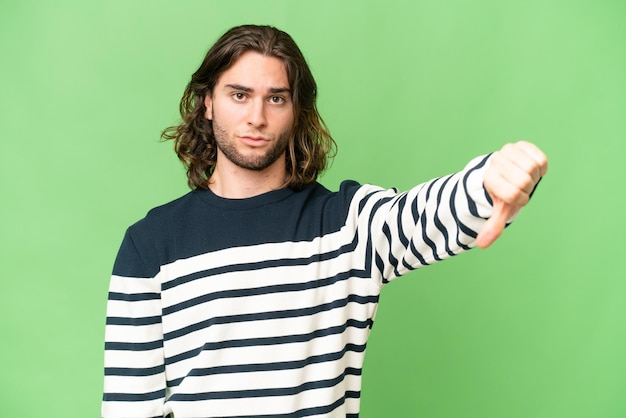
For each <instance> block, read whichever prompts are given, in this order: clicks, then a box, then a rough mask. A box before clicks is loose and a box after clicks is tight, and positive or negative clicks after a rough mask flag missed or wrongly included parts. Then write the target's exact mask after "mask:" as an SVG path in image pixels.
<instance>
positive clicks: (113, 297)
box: [102, 230, 165, 418]
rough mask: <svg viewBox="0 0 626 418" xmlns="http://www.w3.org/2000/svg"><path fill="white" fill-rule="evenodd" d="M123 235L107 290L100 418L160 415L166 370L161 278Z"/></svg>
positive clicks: (128, 234) (130, 236) (131, 239)
mask: <svg viewBox="0 0 626 418" xmlns="http://www.w3.org/2000/svg"><path fill="white" fill-rule="evenodd" d="M153 276H154V272H151V271H150V269H148V268H147V267H146V262H145V261H144V260H143V259H142V257H141V254H140V251H139V250H138V249H137V245H136V243H135V241H134V240H133V237H132V234H131V232H130V230H129V232H127V233H126V236H125V238H124V241H123V243H122V246H121V248H120V251H119V253H118V256H117V259H116V262H115V267H114V269H113V276H112V277H111V283H110V288H109V299H108V303H107V321H106V331H105V354H104V396H103V401H102V416H103V417H136V418H139V417H142V418H144V417H146V418H147V417H155V416H163V413H162V408H163V400H164V398H165V371H164V368H165V366H164V358H163V331H162V326H161V300H160V284H159V280H158V279H156V278H154V277H153Z"/></svg>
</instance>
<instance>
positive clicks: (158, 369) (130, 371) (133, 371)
mask: <svg viewBox="0 0 626 418" xmlns="http://www.w3.org/2000/svg"><path fill="white" fill-rule="evenodd" d="M164 371H165V364H160V365H158V366H155V367H147V368H130V367H105V368H104V375H105V376H154V375H155V374H159V373H163V372H164Z"/></svg>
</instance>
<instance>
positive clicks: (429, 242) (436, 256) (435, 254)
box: [420, 179, 441, 261]
mask: <svg viewBox="0 0 626 418" xmlns="http://www.w3.org/2000/svg"><path fill="white" fill-rule="evenodd" d="M437 181H439V179H437V180H436V181H433V182H432V183H430V184H429V185H428V189H427V190H426V200H428V199H429V198H430V192H431V190H432V188H433V186H434V185H435V183H437ZM424 211H426V208H424ZM426 222H427V217H426V216H422V219H421V222H420V224H421V225H422V240H423V241H424V243H425V244H426V245H428V246H429V247H430V249H431V250H432V253H433V258H434V259H435V260H437V261H440V260H441V258H440V257H439V254H438V251H437V246H436V245H435V243H434V242H433V241H432V240H431V239H430V238H429V237H428V235H426V230H427V225H426Z"/></svg>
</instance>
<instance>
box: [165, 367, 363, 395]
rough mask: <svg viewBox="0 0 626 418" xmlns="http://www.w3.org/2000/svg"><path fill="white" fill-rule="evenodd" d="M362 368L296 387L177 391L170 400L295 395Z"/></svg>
mask: <svg viewBox="0 0 626 418" xmlns="http://www.w3.org/2000/svg"><path fill="white" fill-rule="evenodd" d="M360 375H361V369H356V368H353V367H347V368H346V370H345V371H344V372H343V373H341V374H340V375H339V376H337V377H335V378H333V379H327V380H317V381H314V382H306V383H303V384H301V385H298V386H294V387H286V388H269V389H247V390H231V391H221V392H199V393H175V394H173V395H172V396H171V397H170V398H169V400H170V401H172V402H194V401H204V400H211V399H240V398H263V397H269V396H293V395H297V394H299V393H302V392H306V391H308V390H314V389H323V388H330V387H333V386H337V385H338V384H339V383H341V382H342V381H343V380H344V379H345V377H346V376H360Z"/></svg>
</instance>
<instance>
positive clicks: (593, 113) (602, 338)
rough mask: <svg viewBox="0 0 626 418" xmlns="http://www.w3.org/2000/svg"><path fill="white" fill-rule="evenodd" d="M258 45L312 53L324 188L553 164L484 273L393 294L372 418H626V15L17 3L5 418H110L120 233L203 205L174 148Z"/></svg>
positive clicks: (374, 377) (483, 8)
mask: <svg viewBox="0 0 626 418" xmlns="http://www.w3.org/2000/svg"><path fill="white" fill-rule="evenodd" d="M243 23H263V24H272V25H276V26H278V27H280V28H282V29H284V30H286V31H287V32H289V33H291V35H292V36H293V37H294V39H295V40H296V42H298V44H299V45H300V47H301V48H302V49H303V51H304V53H305V56H306V57H307V59H308V60H309V62H310V64H311V67H312V70H313V72H314V75H315V76H316V78H317V81H318V84H319V92H320V101H319V107H320V111H321V113H322V115H323V116H324V118H325V120H326V121H327V123H328V125H329V127H330V129H331V132H332V133H333V135H334V137H335V139H336V140H337V142H338V143H339V154H338V157H337V158H336V160H335V162H334V164H333V166H332V168H331V169H330V170H329V171H328V172H327V174H326V175H325V176H324V177H323V178H322V182H323V183H324V184H326V185H327V186H328V187H331V188H335V187H336V186H337V185H338V184H339V182H340V181H341V180H343V179H346V178H351V179H356V180H359V181H361V182H372V183H375V184H379V185H382V186H387V187H391V186H395V187H398V188H400V189H406V188H408V187H410V186H412V185H414V184H417V183H418V182H421V181H424V180H427V179H429V178H431V177H435V176H439V175H443V174H446V173H448V172H451V171H455V170H458V169H460V168H462V167H463V165H464V164H465V163H466V162H467V161H468V160H469V159H470V158H472V157H474V156H476V155H478V154H483V153H486V152H489V151H492V150H494V149H497V148H499V147H500V146H501V145H502V144H503V143H505V142H508V141H515V140H518V139H528V140H531V141H533V142H535V143H537V144H538V145H539V146H540V147H542V148H543V149H544V150H545V152H546V153H547V154H548V156H549V157H550V172H549V175H548V176H547V177H546V178H545V179H544V181H543V182H542V184H541V186H540V188H539V190H538V193H537V194H536V196H535V198H534V199H533V201H532V202H531V205H530V206H529V207H528V208H527V209H526V210H525V211H523V212H522V214H521V215H520V216H519V218H518V220H517V221H516V223H515V224H514V225H513V226H512V227H511V228H509V230H507V233H506V234H505V236H503V237H502V238H501V240H499V241H498V242H496V243H495V244H494V246H493V247H492V248H490V249H489V250H486V251H483V250H475V251H472V252H470V253H468V254H464V255H462V256H459V257H456V258H454V259H452V260H450V261H447V262H445V263H441V264H438V265H435V266H432V267H428V268H426V269H423V270H420V271H418V272H414V273H411V274H410V275H409V276H408V277H405V278H403V279H401V280H399V281H397V282H394V283H393V284H391V285H390V286H388V287H387V288H386V289H385V291H384V292H383V295H382V300H381V305H380V309H379V314H378V316H377V322H376V324H375V326H374V329H373V333H372V337H371V339H370V342H369V346H368V354H367V358H366V362H365V367H364V384H363V392H362V399H363V400H362V416H363V417H370V418H371V417H428V418H444V417H445V418H463V417H476V418H479V417H480V418H485V417H487V418H491V417H506V418H515V417H520V418H521V417H524V418H528V417H530V418H534V417H541V418H543V417H545V418H555V417H557V418H561V417H563V418H579V417H589V418H598V417H602V418H604V417H606V418H608V417H615V418H618V417H620V418H621V417H625V416H626V283H625V280H626V274H625V270H626V269H625V268H624V266H623V264H622V263H621V262H620V261H619V259H620V258H621V257H622V256H623V255H622V254H621V253H622V251H623V250H624V248H625V246H624V235H625V234H624V232H625V227H624V216H625V214H626V200H625V198H624V189H625V188H624V179H625V178H626V176H625V175H626V165H625V164H624V157H625V156H626V145H625V143H626V2H624V0H595V1H591V0H590V1H578V0H529V1H502V0H499V1H498V0H474V1H469V0H467V1H465V0H451V1H435V0H415V1H385V2H378V1H377V2H373V1H371V2H368V1H356V0H355V1H341V2H340V1H329V0H324V1H320V0H316V1H315V2H304V1H293V0H285V1H257V0H251V1H226V0H223V1H180V2H169V1H168V2H166V1H122V0H118V1H104V2H103V1H80V2H79V1H76V2H69V1H54V2H53V1H34V0H29V1H15V2H7V1H3V2H2V5H1V6H0V50H1V52H2V58H1V61H0V62H1V65H0V68H1V77H0V122H1V124H0V129H1V131H0V132H1V133H2V138H1V140H0V158H1V164H0V170H1V171H0V173H1V179H0V187H1V189H0V199H2V200H1V202H2V203H1V205H0V234H1V235H0V236H1V238H2V239H1V241H0V245H1V247H0V257H1V267H2V279H1V280H2V282H1V283H2V286H1V290H0V335H1V338H2V342H1V343H0V361H1V362H2V364H1V372H0V385H1V390H0V409H1V410H2V415H3V416H11V417H35V416H46V417H91V416H98V414H99V408H100V397H101V390H102V377H101V376H102V349H103V342H102V340H103V332H104V317H105V302H106V296H107V287H108V280H109V273H110V271H111V266H112V263H113V260H114V257H115V254H116V252H117V249H118V246H119V244H120V242H121V239H122V235H123V233H124V230H125V228H126V227H127V226H128V225H130V224H131V223H133V222H135V221H136V220H137V219H139V218H141V217H142V216H143V215H144V214H145V213H146V211H147V210H149V209H150V208H151V207H153V206H156V205H158V204H161V203H164V202H166V201H169V200H171V199H173V198H176V197H178V196H179V195H181V194H183V193H185V192H186V190H187V189H186V184H185V177H184V172H183V169H182V168H181V166H180V164H179V163H178V161H177V159H176V157H175V155H174V154H173V152H172V150H171V144H169V143H165V144H162V143H159V142H158V139H159V134H160V131H161V130H162V129H163V128H165V127H166V126H168V125H171V124H174V123H176V122H177V120H178V113H177V111H178V101H179V99H180V96H181V94H182V91H183V88H184V86H185V84H186V83H187V81H188V79H189V77H190V75H191V73H192V72H193V71H194V70H195V69H196V67H197V65H198V64H199V62H200V60H201V59H202V57H203V55H204V53H205V52H206V50H207V48H208V47H209V46H210V45H211V44H212V43H213V42H214V41H215V40H216V39H217V37H218V36H219V35H220V34H222V33H223V32H224V31H225V30H226V29H228V28H229V27H231V26H233V25H238V24H243Z"/></svg>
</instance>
